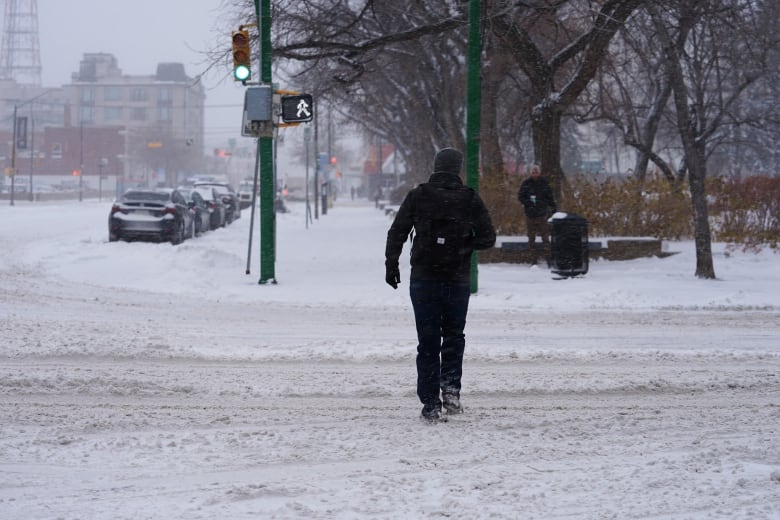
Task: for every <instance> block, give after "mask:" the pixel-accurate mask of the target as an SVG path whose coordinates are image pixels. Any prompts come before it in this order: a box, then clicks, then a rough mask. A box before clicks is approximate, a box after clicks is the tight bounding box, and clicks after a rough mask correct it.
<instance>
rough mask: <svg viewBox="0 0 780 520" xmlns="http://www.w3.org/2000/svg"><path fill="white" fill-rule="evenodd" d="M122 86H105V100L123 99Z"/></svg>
mask: <svg viewBox="0 0 780 520" xmlns="http://www.w3.org/2000/svg"><path fill="white" fill-rule="evenodd" d="M123 94H124V90H123V89H122V87H106V88H105V90H104V91H103V99H104V100H105V101H122V100H123V99H124V96H123Z"/></svg>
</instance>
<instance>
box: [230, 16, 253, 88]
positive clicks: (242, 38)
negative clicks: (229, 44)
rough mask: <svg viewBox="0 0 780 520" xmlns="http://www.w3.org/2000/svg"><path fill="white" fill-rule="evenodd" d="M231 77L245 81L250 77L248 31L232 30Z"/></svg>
mask: <svg viewBox="0 0 780 520" xmlns="http://www.w3.org/2000/svg"><path fill="white" fill-rule="evenodd" d="M233 77H234V78H235V79H236V80H237V81H246V80H248V79H250V78H251V77H252V58H251V53H250V49H249V31H247V30H246V29H239V30H237V31H233Z"/></svg>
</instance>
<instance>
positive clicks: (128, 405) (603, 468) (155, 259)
mask: <svg viewBox="0 0 780 520" xmlns="http://www.w3.org/2000/svg"><path fill="white" fill-rule="evenodd" d="M301 209H302V208H298V207H295V206H293V212H292V213H291V214H288V215H280V216H279V222H278V226H279V231H278V235H279V260H278V264H279V267H278V269H277V270H278V271H279V272H280V273H283V276H280V283H279V284H278V285H277V286H258V285H256V284H255V283H254V279H253V281H250V280H248V277H246V276H245V275H244V274H243V269H244V264H243V262H244V260H245V259H244V258H243V256H242V254H243V253H245V251H246V236H247V231H248V227H249V222H248V220H249V218H248V217H249V212H245V213H244V218H242V219H241V220H239V221H238V222H236V223H234V224H233V225H232V226H230V227H229V228H226V229H221V230H216V231H214V232H212V233H207V234H206V235H204V236H203V237H201V238H198V239H196V240H192V241H187V242H185V244H183V245H182V246H178V247H172V246H170V245H167V244H141V243H133V244H125V243H117V244H109V243H108V242H107V237H106V230H105V215H107V211H108V204H107V203H103V204H99V203H96V202H89V203H84V204H78V203H72V204H60V205H50V206H32V205H29V206H28V205H21V207H17V208H0V218H1V219H2V221H1V222H2V224H0V226H2V227H0V245H1V246H2V253H0V337H2V342H0V343H1V344H2V346H0V518H3V519H6V518H7V519H25V520H27V519H33V518H35V519H86V518H99V519H103V518H105V519H109V518H110V519H124V518H127V519H131V518H132V519H134V520H137V519H142V518H155V519H156V518H165V519H172V518H180V519H215V518H220V519H238V518H253V519H256V518H280V519H292V518H354V519H364V518H387V519H391V518H392V519H397V518H507V519H510V518H527V519H554V518H578V519H579V518H583V519H596V518H614V519H626V518H652V519H683V518H685V519H687V518H696V519H698V518H719V519H729V520H731V519H740V518H751V519H776V518H780V431H779V430H780V351H779V348H778V344H780V341H778V338H779V337H780V296H778V292H779V289H780V273H778V272H777V271H778V268H777V265H778V263H777V261H778V259H777V256H776V255H774V254H772V253H765V254H762V255H757V256H756V255H742V254H729V255H726V254H719V255H718V263H716V271H718V270H720V272H721V273H724V274H723V275H722V276H723V278H722V279H721V280H718V281H714V282H703V281H700V280H695V279H694V278H693V276H692V274H691V272H692V270H693V265H692V264H691V263H690V262H691V261H692V260H691V258H692V256H691V254H690V252H689V251H687V250H684V251H683V252H682V253H681V254H680V255H675V256H674V257H671V258H668V259H663V260H661V259H644V260H640V261H635V262H628V263H618V262H597V263H594V265H592V267H591V269H592V272H591V273H590V274H589V275H588V277H586V278H584V279H582V280H569V281H552V280H551V279H550V277H549V275H547V274H546V273H543V272H540V271H533V270H529V269H528V268H527V267H519V266H509V265H495V266H483V267H482V268H481V270H480V287H481V289H480V293H478V295H476V296H475V297H474V298H473V299H472V306H471V311H470V314H469V323H468V325H467V330H466V332H467V353H466V362H465V366H464V395H463V400H464V404H465V406H466V413H465V414H463V415H460V416H456V417H454V418H451V419H450V421H449V422H447V423H446V424H439V425H434V426H431V425H426V424H423V423H421V422H420V421H419V420H418V419H417V415H418V414H419V404H418V403H417V400H416V397H415V394H414V381H415V377H416V376H415V372H414V344H415V341H414V328H413V322H412V316H411V310H410V308H409V304H408V296H407V295H406V294H405V289H404V290H399V291H392V290H391V289H389V288H388V287H386V286H384V284H383V280H382V259H381V252H382V242H383V240H384V233H385V232H386V228H387V226H388V225H389V221H388V220H387V218H386V217H384V216H383V215H381V214H380V212H378V211H376V210H374V209H373V208H372V207H369V206H367V205H362V204H343V205H342V206H338V205H337V206H336V207H334V209H333V210H332V211H331V212H329V214H328V216H327V217H322V218H321V219H320V220H319V221H318V222H315V223H314V224H313V225H312V227H311V228H310V229H309V230H305V229H304V226H303V222H304V221H303V217H302V213H301V212H300V210H301ZM676 246H678V247H680V248H683V249H685V248H686V247H689V246H690V244H685V243H683V244H677V245H676ZM686 262H687V264H686ZM773 273H774V274H773ZM250 278H251V277H250ZM402 281H403V282H406V281H407V278H406V274H405V272H404V271H402ZM564 284H569V285H564ZM405 287H407V285H406V284H404V285H403V286H402V288H405ZM533 294H538V297H531V296H530V295H533ZM664 294H666V295H668V298H667V299H666V300H665V301H664V302H663V304H659V303H658V302H659V300H660V299H661V298H662V296H663V295H664Z"/></svg>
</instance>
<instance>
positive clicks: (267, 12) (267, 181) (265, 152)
mask: <svg viewBox="0 0 780 520" xmlns="http://www.w3.org/2000/svg"><path fill="white" fill-rule="evenodd" d="M254 1H255V14H256V16H257V19H258V21H259V22H260V23H259V26H260V82H261V83H263V84H266V85H271V84H272V78H271V0H254ZM273 142H274V138H273V137H258V138H257V155H258V157H259V158H260V160H259V161H258V164H259V168H260V175H259V177H260V280H259V281H258V283H259V284H267V283H272V284H275V283H276V269H275V264H276V212H275V210H274V199H275V195H276V194H275V193H274V192H275V190H276V186H274V164H273V160H274V158H273Z"/></svg>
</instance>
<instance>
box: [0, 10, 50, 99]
mask: <svg viewBox="0 0 780 520" xmlns="http://www.w3.org/2000/svg"><path fill="white" fill-rule="evenodd" d="M0 78H3V79H13V80H16V82H17V83H18V84H19V85H24V86H31V87H40V86H41V50H40V46H39V45H38V2H37V0H3V42H2V47H1V48H0Z"/></svg>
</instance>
